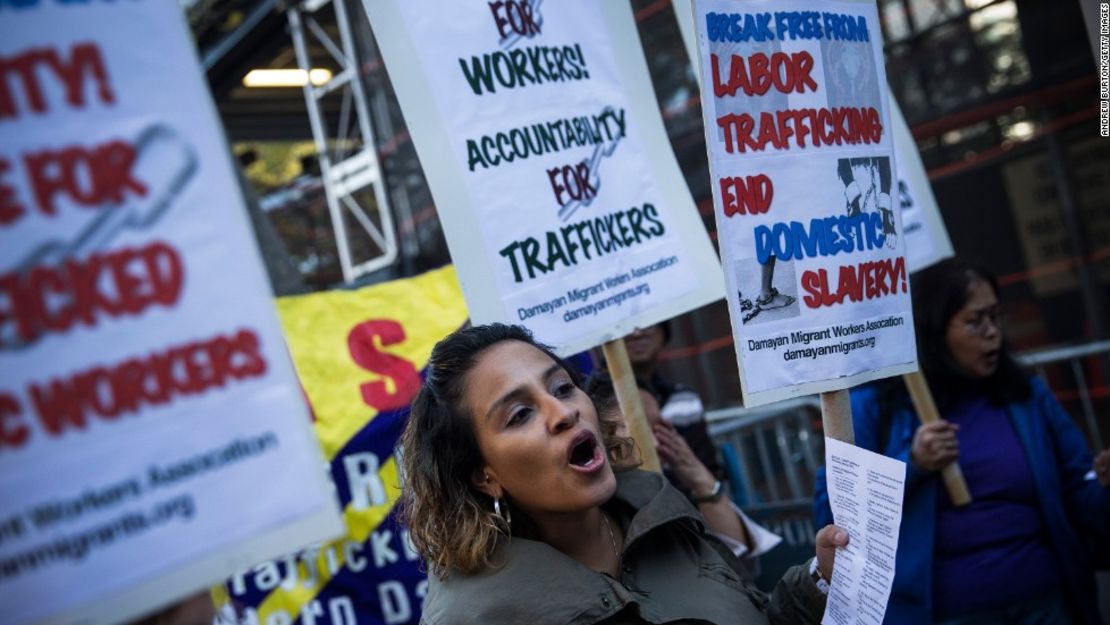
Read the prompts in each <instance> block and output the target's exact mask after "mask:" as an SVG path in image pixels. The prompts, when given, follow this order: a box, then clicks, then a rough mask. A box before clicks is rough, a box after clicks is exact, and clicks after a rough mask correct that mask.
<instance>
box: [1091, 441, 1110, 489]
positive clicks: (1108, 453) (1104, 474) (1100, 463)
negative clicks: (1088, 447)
mask: <svg viewBox="0 0 1110 625" xmlns="http://www.w3.org/2000/svg"><path fill="white" fill-rule="evenodd" d="M1095 477H1096V478H1098V483H1099V484H1102V485H1103V486H1105V487H1107V488H1110V449H1103V450H1102V453H1100V454H1099V455H1097V456H1095Z"/></svg>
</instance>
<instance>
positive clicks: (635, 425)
mask: <svg viewBox="0 0 1110 625" xmlns="http://www.w3.org/2000/svg"><path fill="white" fill-rule="evenodd" d="M601 349H602V351H603V352H604V353H605V362H606V363H607V364H608V365H609V375H610V376H611V377H612V378H613V390H614V391H615V392H616V394H617V403H618V404H619V405H620V407H621V414H622V415H623V416H624V422H625V424H627V426H628V433H629V434H630V435H631V436H632V440H634V441H636V446H637V447H639V448H640V458H641V459H642V460H643V462H644V464H643V465H642V468H644V469H647V470H649V471H655V472H656V473H658V472H660V471H661V470H662V469H661V465H660V464H659V454H658V453H656V451H655V443H654V442H653V440H652V434H651V426H650V425H648V422H647V416H646V415H645V414H644V404H643V402H641V401H640V389H639V388H638V387H637V386H636V374H635V373H633V371H632V362H631V361H630V360H629V359H628V349H627V348H626V347H625V345H624V339H623V338H621V339H615V340H612V341H606V342H605V343H604V344H602V346H601Z"/></svg>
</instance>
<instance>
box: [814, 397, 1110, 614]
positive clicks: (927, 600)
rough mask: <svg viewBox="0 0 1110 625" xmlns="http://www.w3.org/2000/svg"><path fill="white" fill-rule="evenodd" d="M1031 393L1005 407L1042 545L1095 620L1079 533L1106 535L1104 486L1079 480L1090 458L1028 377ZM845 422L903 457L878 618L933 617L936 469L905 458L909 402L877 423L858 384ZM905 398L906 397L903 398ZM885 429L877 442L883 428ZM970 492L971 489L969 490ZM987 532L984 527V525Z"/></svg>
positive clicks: (1080, 609) (820, 496)
mask: <svg viewBox="0 0 1110 625" xmlns="http://www.w3.org/2000/svg"><path fill="white" fill-rule="evenodd" d="M1030 386H1031V387H1032V397H1031V398H1030V399H1029V400H1027V401H1025V402H1022V403H1015V404H1010V405H1009V406H1008V410H1009V412H1010V418H1011V420H1012V421H1013V424H1014V428H1015V429H1016V430H1017V433H1018V438H1019V439H1020V440H1021V443H1022V447H1023V448H1024V449H1025V453H1026V455H1027V457H1028V458H1029V464H1030V467H1031V468H1032V470H1033V475H1034V479H1035V480H1036V487H1037V493H1038V494H1039V496H1040V499H1041V502H1042V505H1041V515H1042V518H1043V519H1044V523H1045V529H1046V533H1047V535H1048V537H1049V539H1050V541H1051V544H1050V545H1049V547H1050V548H1051V550H1052V552H1053V555H1054V556H1055V557H1056V561H1057V565H1058V569H1059V575H1060V580H1061V584H1060V586H1061V588H1063V589H1064V591H1065V593H1066V595H1067V599H1068V603H1069V605H1070V606H1071V608H1072V610H1073V613H1074V614H1075V617H1076V618H1077V619H1078V620H1077V622H1078V623H1084V624H1087V625H1097V624H1098V622H1099V617H1098V608H1097V605H1096V603H1095V596H1096V590H1095V581H1094V575H1093V573H1092V569H1091V566H1090V560H1091V559H1090V548H1089V547H1088V546H1087V545H1088V543H1087V542H1085V537H1092V536H1107V535H1110V489H1108V488H1103V487H1102V486H1101V485H1100V484H1099V483H1098V482H1097V481H1094V480H1085V479H1084V476H1085V475H1086V474H1087V473H1088V472H1089V471H1090V470H1091V464H1092V460H1093V459H1092V456H1091V452H1090V451H1089V450H1088V448H1087V444H1086V441H1085V440H1084V439H1083V435H1082V433H1081V432H1080V431H1079V429H1078V428H1076V427H1075V424H1074V423H1073V422H1072V420H1071V418H1070V417H1069V416H1068V414H1067V413H1066V412H1064V409H1063V408H1061V407H1060V404H1059V403H1057V401H1056V398H1055V397H1053V396H1052V393H1051V392H1050V391H1049V390H1048V388H1047V387H1046V386H1045V384H1044V382H1042V381H1041V380H1040V379H1038V378H1032V379H1030ZM851 397H852V422H853V425H854V427H855V436H856V445H858V446H860V447H863V448H865V449H869V450H871V451H875V452H879V453H882V454H884V455H887V456H890V457H891V458H897V459H898V460H901V461H903V462H905V463H906V465H907V467H906V493H905V500H904V502H903V511H902V528H901V531H900V534H899V536H898V556H897V562H896V564H895V571H894V587H893V589H892V590H891V594H890V604H889V605H888V607H887V612H886V620H885V623H888V624H890V625H929V624H931V623H932V622H933V617H932V603H933V591H932V585H933V541H934V536H935V530H936V501H937V500H936V497H937V491H936V489H937V488H943V485H942V482H941V480H940V476H939V473H934V472H929V471H921V470H918V469H917V468H915V467H914V466H913V465H912V464H911V463H910V462H909V456H910V447H911V446H912V444H913V434H914V432H915V431H916V430H917V428H918V426H920V425H921V421H919V420H918V418H917V415H916V414H915V413H914V411H913V409H912V408H910V407H908V406H907V407H905V408H901V409H898V410H895V412H894V414H893V415H892V418H891V420H890V422H889V425H888V426H887V427H886V428H883V427H881V426H880V415H879V411H880V409H879V402H878V391H877V388H876V387H875V386H865V387H862V388H859V389H856V390H853V391H852V394H851ZM907 403H908V402H907ZM884 429H885V430H886V431H887V432H889V438H888V440H885V441H880V440H878V439H879V437H880V436H881V434H880V432H881V431H882V430H884ZM972 496H973V497H974V496H975V493H972ZM814 513H815V522H816V526H817V527H823V526H824V525H825V524H827V523H832V510H831V509H830V508H829V494H828V490H827V486H826V482H825V469H824V467H822V468H821V469H819V470H818V472H817V492H816V495H815V498H814ZM984 529H985V530H987V528H984Z"/></svg>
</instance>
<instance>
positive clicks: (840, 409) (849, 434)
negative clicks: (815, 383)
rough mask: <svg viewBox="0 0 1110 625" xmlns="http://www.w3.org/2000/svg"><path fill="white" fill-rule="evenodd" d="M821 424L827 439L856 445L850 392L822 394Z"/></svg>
mask: <svg viewBox="0 0 1110 625" xmlns="http://www.w3.org/2000/svg"><path fill="white" fill-rule="evenodd" d="M821 424H822V426H823V427H824V429H825V436H826V437H827V438H835V439H836V440H838V441H840V442H843V443H848V444H849V445H855V444H856V434H855V431H854V430H853V429H852V402H851V400H850V399H849V398H848V391H830V392H828V393H821Z"/></svg>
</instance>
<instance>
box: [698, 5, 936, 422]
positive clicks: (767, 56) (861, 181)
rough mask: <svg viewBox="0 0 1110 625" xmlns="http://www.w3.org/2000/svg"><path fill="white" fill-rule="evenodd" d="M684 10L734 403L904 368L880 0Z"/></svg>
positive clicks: (906, 331)
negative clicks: (698, 86) (692, 45)
mask: <svg viewBox="0 0 1110 625" xmlns="http://www.w3.org/2000/svg"><path fill="white" fill-rule="evenodd" d="M694 12H695V16H694V19H695V22H694V23H695V27H696V31H697V43H698V60H699V66H700V75H701V83H702V84H703V85H704V86H705V87H704V89H703V98H702V99H703V106H702V111H703V123H704V125H705V128H706V144H707V146H708V150H709V157H710V158H709V164H710V173H711V182H710V184H711V185H712V191H713V199H714V212H715V214H716V218H717V231H718V235H719V243H720V247H721V256H722V258H723V264H724V271H725V280H726V299H727V300H728V303H729V309H730V312H731V316H732V324H733V335H734V337H735V342H736V349H737V356H738V359H739V363H740V381H741V389H742V390H743V394H744V403H745V405H748V406H754V405H759V404H764V403H769V402H772V401H778V400H781V399H786V398H788V397H794V396H797V395H806V394H812V393H818V392H826V391H833V390H840V389H846V388H850V387H852V386H855V385H858V384H862V383H864V382H867V381H869V380H873V379H877V378H881V377H888V376H893V375H899V374H902V373H907V372H909V371H913V370H915V369H916V368H917V366H916V350H915V344H914V333H913V319H912V316H911V304H910V297H909V272H908V267H907V265H906V260H905V258H904V237H903V236H902V235H903V229H902V224H901V219H900V215H899V213H898V211H896V210H894V206H893V199H892V198H893V194H894V192H895V191H896V187H895V186H894V175H893V174H894V172H895V171H896V169H895V164H894V148H893V140H892V137H891V132H890V130H889V128H890V113H889V111H888V105H887V102H888V98H887V92H886V78H885V74H884V71H883V63H882V56H881V47H882V46H881V39H880V34H879V32H880V31H879V21H878V17H877V15H876V13H875V7H874V6H868V5H862V4H855V3H844V2H816V1H812V0H811V1H808V2H807V1H799V0H796V1H792V2H786V1H775V2H769V1H748V2H736V1H728V0H697V1H696V2H695V5H694Z"/></svg>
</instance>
